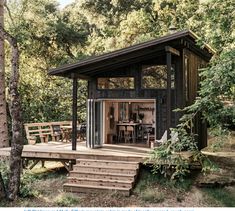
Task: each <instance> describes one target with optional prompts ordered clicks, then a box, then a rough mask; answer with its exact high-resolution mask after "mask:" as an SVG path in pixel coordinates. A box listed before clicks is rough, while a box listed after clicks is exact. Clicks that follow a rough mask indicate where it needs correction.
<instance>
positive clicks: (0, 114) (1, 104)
mask: <svg viewBox="0 0 235 211" xmlns="http://www.w3.org/2000/svg"><path fill="white" fill-rule="evenodd" d="M3 5H4V0H0V26H2V27H3V25H4V7H3ZM4 60H5V55H4V38H3V36H0V148H3V147H8V146H9V140H8V130H7V110H6V95H5V70H4V68H5V67H4Z"/></svg>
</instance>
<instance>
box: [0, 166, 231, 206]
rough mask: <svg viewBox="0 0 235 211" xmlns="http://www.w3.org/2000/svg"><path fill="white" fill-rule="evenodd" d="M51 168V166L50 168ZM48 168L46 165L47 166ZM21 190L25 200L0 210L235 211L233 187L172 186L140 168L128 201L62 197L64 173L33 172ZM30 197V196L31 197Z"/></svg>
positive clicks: (91, 196)
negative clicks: (223, 210) (172, 210)
mask: <svg viewBox="0 0 235 211" xmlns="http://www.w3.org/2000/svg"><path fill="white" fill-rule="evenodd" d="M50 165H51V164H50ZM46 167H47V163H46ZM35 172H36V175H37V176H36V177H34V176H33V177H32V178H31V179H30V180H26V182H27V181H28V183H30V184H28V185H29V186H28V189H27V188H23V191H24V192H23V193H24V194H25V195H26V196H25V197H21V198H19V199H18V200H17V201H16V202H4V201H2V202H0V206H2V207H45V206H46V207H52V206H53V207H55V206H59V207H63V206H64V207H215V206H222V207H227V206H230V207H231V206H232V207H235V187H234V186H230V187H225V188H212V189H211V188H198V187H196V186H195V185H194V184H193V183H194V179H192V178H191V179H190V178H189V179H187V180H186V181H185V184H184V185H183V186H182V187H181V186H175V185H173V184H171V183H169V181H168V180H166V179H165V178H162V177H156V176H153V175H152V174H151V173H150V172H149V169H146V168H142V170H141V173H140V178H139V180H138V182H137V185H136V187H135V189H134V190H133V193H132V194H131V196H130V197H126V196H122V195H120V194H118V193H115V192H105V193H94V194H91V193H89V194H85V193H83V194H81V193H79V194H75V193H65V192H63V190H62V185H63V183H65V181H66V174H67V172H66V170H65V169H56V170H52V169H49V171H48V169H45V168H44V169H42V168H39V167H38V168H36V169H35V170H34V175H35ZM27 194H28V195H27ZM221 194H222V195H223V197H221V196H220V195H221ZM30 195H31V196H30Z"/></svg>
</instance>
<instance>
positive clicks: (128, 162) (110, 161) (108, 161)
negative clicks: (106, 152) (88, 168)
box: [76, 158, 139, 164]
mask: <svg viewBox="0 0 235 211" xmlns="http://www.w3.org/2000/svg"><path fill="white" fill-rule="evenodd" d="M76 161H83V162H84V161H85V162H89V161H91V162H106V163H123V164H139V162H137V161H136V162H134V161H118V160H96V159H80V158H79V159H77V160H76Z"/></svg>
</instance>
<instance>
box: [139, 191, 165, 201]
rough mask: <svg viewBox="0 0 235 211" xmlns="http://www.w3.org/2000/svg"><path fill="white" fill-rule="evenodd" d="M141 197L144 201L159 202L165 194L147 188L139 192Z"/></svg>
mask: <svg viewBox="0 0 235 211" xmlns="http://www.w3.org/2000/svg"><path fill="white" fill-rule="evenodd" d="M141 199H142V200H143V201H144V202H150V203H161V202H163V201H164V199H165V196H164V194H163V193H159V192H157V191H155V190H153V189H150V188H148V189H146V190H145V191H143V192H142V193H141Z"/></svg>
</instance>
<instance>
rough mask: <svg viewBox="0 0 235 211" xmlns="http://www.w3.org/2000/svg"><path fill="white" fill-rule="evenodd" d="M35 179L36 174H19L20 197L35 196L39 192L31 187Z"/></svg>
mask: <svg viewBox="0 0 235 211" xmlns="http://www.w3.org/2000/svg"><path fill="white" fill-rule="evenodd" d="M37 179H38V178H37V176H35V175H33V174H30V173H27V172H26V173H24V174H23V175H22V176H21V183H20V196H21V197H22V198H27V197H36V196H37V195H38V194H39V193H38V191H37V190H35V189H34V188H33V184H34V182H35V180H37Z"/></svg>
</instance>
